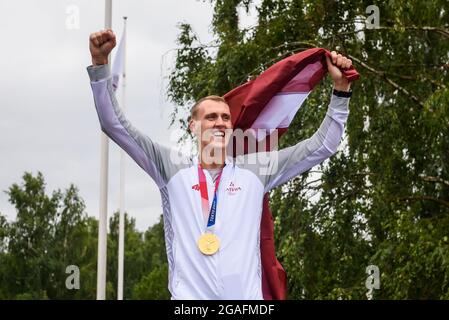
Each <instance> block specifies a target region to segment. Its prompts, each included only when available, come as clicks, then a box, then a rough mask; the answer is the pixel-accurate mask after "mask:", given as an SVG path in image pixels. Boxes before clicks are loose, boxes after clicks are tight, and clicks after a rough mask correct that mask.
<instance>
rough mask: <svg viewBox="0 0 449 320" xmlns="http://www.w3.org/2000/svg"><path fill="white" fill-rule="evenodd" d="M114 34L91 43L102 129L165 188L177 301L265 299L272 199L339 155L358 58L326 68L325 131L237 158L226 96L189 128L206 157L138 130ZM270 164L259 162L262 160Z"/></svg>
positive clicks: (199, 107) (208, 105)
mask: <svg viewBox="0 0 449 320" xmlns="http://www.w3.org/2000/svg"><path fill="white" fill-rule="evenodd" d="M115 44H116V39H115V35H114V34H113V32H112V31H111V30H103V31H100V32H97V33H93V34H92V35H91V36H90V51H91V55H92V66H89V67H88V73H89V76H90V79H91V86H92V90H93V96H94V100H95V106H96V109H97V113H98V117H99V120H100V125H101V128H102V130H103V131H104V132H105V133H106V134H107V135H108V136H109V137H110V138H111V139H112V140H114V141H115V142H116V143H117V144H118V145H119V146H120V147H121V148H123V149H124V150H125V151H126V152H127V153H128V154H129V155H130V156H131V157H132V158H133V159H134V160H135V161H136V163H137V164H138V165H139V166H140V167H141V168H142V169H143V170H145V172H147V173H148V174H149V175H150V177H151V178H152V179H153V180H154V181H155V182H156V184H157V185H158V187H159V190H160V193H161V197H162V203H163V213H164V215H163V216H164V227H165V243H166V250H167V258H168V263H169V290H170V292H171V295H172V299H263V294H262V275H261V273H262V270H261V254H260V221H261V214H262V203H263V198H264V194H265V193H267V192H268V191H269V190H271V189H272V188H275V187H277V186H279V185H281V184H283V183H285V182H286V181H288V180H289V179H291V178H293V177H295V176H297V175H299V174H301V173H303V172H305V171H307V170H308V169H310V168H311V167H313V166H315V165H317V164H319V163H321V162H322V161H324V160H325V159H327V158H329V157H330V156H331V155H333V154H334V153H335V152H336V151H337V148H338V145H339V143H340V140H341V136H342V133H343V130H344V124H345V123H346V120H347V117H348V114H349V111H348V103H349V96H350V93H349V92H348V91H349V87H350V85H349V83H348V81H347V80H346V79H345V78H344V76H343V75H342V72H341V71H340V69H339V68H341V69H346V68H349V67H350V66H351V61H350V60H349V59H347V58H345V57H343V56H341V55H337V54H336V53H335V52H333V53H332V55H331V59H329V58H327V67H328V70H329V73H330V75H331V77H332V80H333V82H334V93H333V95H332V98H331V102H330V104H329V107H328V111H327V113H326V116H325V118H324V120H323V121H322V123H321V125H320V127H319V129H318V130H317V131H316V132H315V133H314V134H313V135H312V136H311V137H310V138H309V139H306V140H303V141H301V142H299V143H298V144H296V145H294V146H292V147H289V148H286V149H283V150H280V151H272V152H264V153H263V154H262V153H252V154H249V155H244V156H239V157H237V158H236V159H233V158H231V157H229V155H228V154H227V153H226V150H227V147H228V143H229V141H230V137H231V132H232V122H231V113H230V110H229V106H228V105H227V103H226V101H225V100H224V99H223V98H221V97H218V96H209V97H205V98H203V99H201V100H199V101H198V102H197V103H196V104H195V106H194V107H193V108H192V110H191V120H190V122H189V129H190V131H191V132H192V133H193V134H194V135H195V136H196V138H197V140H198V150H199V154H198V156H195V157H188V156H185V155H182V154H180V153H174V152H173V151H172V150H171V149H169V148H167V147H164V146H161V145H159V144H157V143H156V142H154V141H152V140H151V139H150V138H149V137H147V136H145V135H143V134H142V133H141V132H140V131H138V130H137V129H136V128H134V127H133V126H132V125H131V124H130V123H129V121H128V120H127V119H126V118H125V117H124V115H123V113H122V112H121V110H120V107H119V106H118V103H117V101H116V99H115V96H114V93H113V88H112V82H111V73H110V70H109V66H108V54H109V53H110V52H111V50H112V49H113V48H114V47H115ZM261 154H262V157H263V159H264V161H263V163H262V161H258V160H259V157H260V156H261Z"/></svg>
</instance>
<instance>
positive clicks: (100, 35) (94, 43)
mask: <svg viewBox="0 0 449 320" xmlns="http://www.w3.org/2000/svg"><path fill="white" fill-rule="evenodd" d="M115 44H116V40H115V34H114V32H113V31H112V30H111V29H105V30H101V31H99V32H95V33H92V34H91V35H90V37H89V49H90V54H91V56H92V65H94V66H98V65H102V64H107V63H108V56H109V54H110V53H111V51H112V49H114V47H115Z"/></svg>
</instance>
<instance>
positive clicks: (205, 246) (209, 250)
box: [198, 233, 220, 256]
mask: <svg viewBox="0 0 449 320" xmlns="http://www.w3.org/2000/svg"><path fill="white" fill-rule="evenodd" d="M198 248H199V249H200V251H201V253H202V254H205V255H207V256H211V255H213V254H215V253H216V252H217V251H218V249H219V248H220V239H218V237H217V236H216V235H215V234H213V233H205V234H203V235H202V236H201V237H200V238H199V239H198Z"/></svg>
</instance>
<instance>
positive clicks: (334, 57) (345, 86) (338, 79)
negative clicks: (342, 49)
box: [326, 51, 352, 91]
mask: <svg viewBox="0 0 449 320" xmlns="http://www.w3.org/2000/svg"><path fill="white" fill-rule="evenodd" d="M326 62H327V70H328V71H329V74H330V76H331V78H332V80H333V81H334V89H336V90H339V91H349V88H350V87H351V85H350V83H349V81H348V80H347V79H346V78H345V77H344V75H343V73H342V72H341V70H340V69H343V70H345V69H349V68H350V67H351V66H352V61H351V59H348V58H346V57H344V56H342V55H341V54H339V53H337V52H335V51H332V52H331V58H329V57H328V56H326Z"/></svg>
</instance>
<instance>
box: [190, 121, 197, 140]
mask: <svg viewBox="0 0 449 320" xmlns="http://www.w3.org/2000/svg"><path fill="white" fill-rule="evenodd" d="M195 125H196V124H195V120H194V119H193V118H190V120H189V133H190V134H192V135H193V136H196V128H195Z"/></svg>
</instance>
